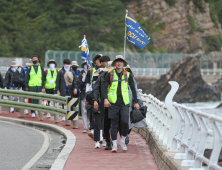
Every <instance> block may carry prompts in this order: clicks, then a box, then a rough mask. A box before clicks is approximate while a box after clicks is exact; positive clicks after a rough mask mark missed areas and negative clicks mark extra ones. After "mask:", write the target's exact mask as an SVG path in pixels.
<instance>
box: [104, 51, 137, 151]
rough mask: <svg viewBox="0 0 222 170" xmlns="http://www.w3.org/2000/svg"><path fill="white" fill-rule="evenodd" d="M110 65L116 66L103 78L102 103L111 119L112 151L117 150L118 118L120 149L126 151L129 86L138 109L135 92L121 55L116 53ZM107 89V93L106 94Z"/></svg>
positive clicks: (131, 77) (131, 78)
mask: <svg viewBox="0 0 222 170" xmlns="http://www.w3.org/2000/svg"><path fill="white" fill-rule="evenodd" d="M112 66H115V67H116V68H115V69H113V70H111V71H110V72H109V73H107V74H106V76H105V79H104V87H103V90H104V92H103V94H104V105H105V107H108V117H109V118H110V119H111V128H110V131H111V137H112V142H113V147H112V152H117V127H118V122H119V120H120V121H121V125H122V129H121V141H120V146H121V150H122V151H127V147H126V144H125V139H126V136H127V134H128V130H129V106H130V105H129V104H130V99H129V88H128V85H129V86H130V88H131V90H132V93H133V97H134V102H135V104H134V107H135V108H137V109H139V108H140V107H139V104H138V100H137V94H136V89H135V84H134V80H133V76H132V75H131V74H130V73H129V72H127V71H126V70H124V69H123V67H124V66H127V62H126V61H125V59H124V58H123V56H121V55H117V56H116V59H115V60H114V61H113V63H112ZM107 89H108V94H107Z"/></svg>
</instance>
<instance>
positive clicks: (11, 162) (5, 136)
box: [0, 121, 44, 170]
mask: <svg viewBox="0 0 222 170" xmlns="http://www.w3.org/2000/svg"><path fill="white" fill-rule="evenodd" d="M43 142H44V137H43V135H42V134H41V133H40V132H38V131H36V130H34V129H33V130H32V129H30V128H27V127H25V126H24V127H22V126H19V125H16V124H12V123H7V122H2V121H0V153H1V154H0V164H1V166H0V170H6V169H13V170H17V169H18V170H20V169H22V168H23V167H24V166H25V165H26V164H27V163H28V162H29V160H31V159H32V158H33V157H34V156H35V154H36V153H37V152H38V151H39V150H40V149H41V147H42V145H43Z"/></svg>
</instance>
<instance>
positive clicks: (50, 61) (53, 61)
mask: <svg viewBox="0 0 222 170" xmlns="http://www.w3.org/2000/svg"><path fill="white" fill-rule="evenodd" d="M50 63H54V64H55V67H57V63H56V61H55V60H53V59H51V60H49V61H48V63H47V66H48V67H49V64H50Z"/></svg>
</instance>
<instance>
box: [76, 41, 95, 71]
mask: <svg viewBox="0 0 222 170" xmlns="http://www.w3.org/2000/svg"><path fill="white" fill-rule="evenodd" d="M80 47H81V56H82V61H83V62H84V61H85V60H86V61H87V66H88V69H91V68H93V66H92V63H91V62H90V60H89V48H88V44H87V40H86V38H83V40H82V44H81V45H80V46H79V48H80Z"/></svg>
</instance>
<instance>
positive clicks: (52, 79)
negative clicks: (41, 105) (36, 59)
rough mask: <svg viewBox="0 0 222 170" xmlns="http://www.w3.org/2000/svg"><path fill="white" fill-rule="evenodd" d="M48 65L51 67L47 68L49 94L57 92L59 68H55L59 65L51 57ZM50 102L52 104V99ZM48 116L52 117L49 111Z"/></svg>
mask: <svg viewBox="0 0 222 170" xmlns="http://www.w3.org/2000/svg"><path fill="white" fill-rule="evenodd" d="M47 66H48V67H49V68H48V69H47V70H45V92H46V93H47V94H57V91H56V79H57V74H58V70H57V69H56V68H55V67H56V66H57V63H56V61H55V60H53V59H51V60H49V62H48V64H47ZM48 104H50V101H48ZM46 117H47V118H50V117H51V115H50V113H47V115H46Z"/></svg>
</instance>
